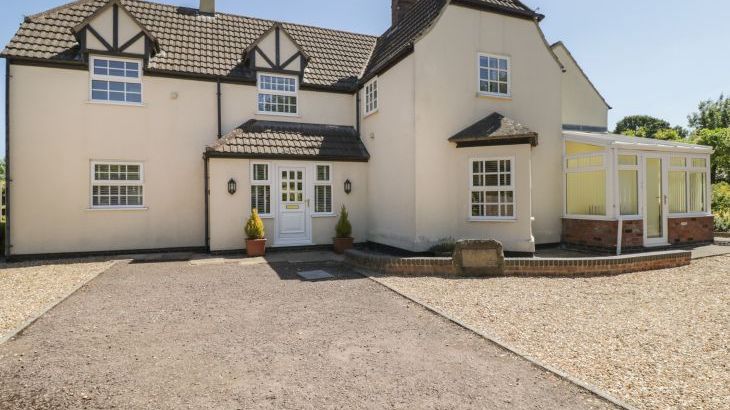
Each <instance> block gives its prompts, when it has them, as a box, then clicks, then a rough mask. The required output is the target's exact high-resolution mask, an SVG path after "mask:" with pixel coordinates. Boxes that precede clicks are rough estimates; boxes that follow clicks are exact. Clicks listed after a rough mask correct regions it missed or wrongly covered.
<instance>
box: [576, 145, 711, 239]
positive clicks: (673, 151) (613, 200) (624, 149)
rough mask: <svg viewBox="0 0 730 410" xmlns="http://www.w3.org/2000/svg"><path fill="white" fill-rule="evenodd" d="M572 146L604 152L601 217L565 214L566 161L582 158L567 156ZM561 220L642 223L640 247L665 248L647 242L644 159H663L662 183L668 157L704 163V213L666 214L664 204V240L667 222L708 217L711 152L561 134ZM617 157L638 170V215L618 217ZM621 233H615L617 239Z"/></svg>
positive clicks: (619, 207)
mask: <svg viewBox="0 0 730 410" xmlns="http://www.w3.org/2000/svg"><path fill="white" fill-rule="evenodd" d="M567 142H575V143H579V144H587V145H593V146H597V147H602V148H604V149H605V151H604V152H603V153H602V154H603V155H604V166H603V169H605V171H606V195H605V197H606V208H605V209H606V212H605V215H571V214H568V212H567V210H568V204H567V186H566V185H567V183H566V179H567V177H566V176H567V174H568V172H569V170H568V168H567V161H568V160H569V159H574V158H578V157H581V156H585V154H576V155H570V156H569V155H567V150H566V143H567ZM562 145H563V147H562V149H563V176H562V178H563V181H562V186H563V192H562V195H563V218H565V219H584V220H600V221H619V223H620V224H621V223H622V222H623V221H628V220H643V221H644V229H643V231H644V244H645V246H662V245H669V243H668V242H666V241H659V242H657V241H652V240H651V239H650V238H647V218H646V217H645V215H646V212H647V210H646V204H645V202H646V200H645V196H646V193H645V184H646V175H645V174H646V166H645V158H647V157H656V156H660V157H662V158H663V159H666V160H665V161H663V162H662V163H663V166H662V175H663V179H664V180H665V181H667V185H668V175H669V170H670V166H669V162H670V161H669V160H670V159H671V157H677V156H682V157H686V158H687V159H688V161H691V160H692V159H697V158H701V159H705V161H706V167H705V181H706V183H705V189H706V192H705V210H704V211H703V212H686V213H681V214H677V213H669V211H668V205H666V203H665V205H664V206H665V208H666V211H665V212H664V215H663V223H664V230H663V232H664V236H665V237H666V236H667V228H668V227H667V225H668V220H669V219H673V218H692V217H704V216H712V205H711V203H712V183H711V180H710V156H711V154H712V153H713V149H712V148H711V147H707V146H701V145H694V144H687V143H682V142H676V141H662V140H655V139H649V138H639V137H629V136H625V135H616V134H606V133H590V132H578V131H563V144H562ZM620 155H636V157H637V167H638V171H639V172H638V178H639V181H638V193H637V194H638V206H639V214H638V215H624V216H622V215H621V203H620V194H619V192H620V191H619V171H620V169H622V168H626V167H625V166H623V165H621V166H620V165H619V156H620ZM664 192H665V193H664V196H665V201H666V197H667V196H668V191H666V190H665V191H664ZM620 232H621V229H619V235H620Z"/></svg>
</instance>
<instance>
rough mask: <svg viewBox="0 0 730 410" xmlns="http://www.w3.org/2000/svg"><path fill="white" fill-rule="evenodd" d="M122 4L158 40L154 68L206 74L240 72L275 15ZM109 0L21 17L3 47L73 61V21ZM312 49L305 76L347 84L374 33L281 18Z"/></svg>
mask: <svg viewBox="0 0 730 410" xmlns="http://www.w3.org/2000/svg"><path fill="white" fill-rule="evenodd" d="M121 3H122V4H123V5H124V7H125V8H126V9H127V10H128V11H129V12H130V13H131V14H132V15H133V16H134V17H135V18H137V20H139V21H140V22H141V23H142V24H143V25H144V26H145V27H146V28H147V29H148V30H149V31H150V32H151V33H152V34H153V35H154V36H155V37H156V38H157V40H158V41H159V45H160V49H161V52H159V53H157V54H156V55H155V56H153V57H152V59H151V60H150V66H149V69H150V70H151V71H163V72H177V73H184V74H193V75H195V74H199V75H211V76H229V77H236V76H245V75H246V73H244V72H241V71H240V70H238V68H239V64H240V63H241V59H242V58H243V54H244V50H245V49H246V48H247V47H248V46H249V45H250V44H252V43H253V42H254V41H255V40H257V39H258V38H259V37H260V36H261V35H262V34H263V33H265V32H266V31H267V30H269V29H270V28H271V27H272V26H273V25H274V24H275V22H273V21H267V20H260V19H255V18H249V17H240V16H234V15H229V14H224V13H218V14H216V16H215V17H211V16H204V15H198V12H197V10H194V9H190V8H184V7H177V6H172V5H164V4H156V3H150V2H146V1H140V0H121ZM105 4H106V0H80V1H75V2H73V3H69V4H67V5H65V6H61V7H57V8H55V9H52V10H49V11H47V12H44V13H41V14H37V15H35V16H31V17H28V18H26V20H25V21H24V22H23V23H22V24H21V26H20V29H19V30H18V32H17V34H16V35H15V37H13V39H12V40H11V41H10V43H9V44H8V45H7V46H6V48H5V50H3V52H2V55H3V56H8V57H17V58H33V59H46V60H63V61H69V60H70V61H77V59H78V55H77V54H78V43H77V41H76V38H75V37H74V35H73V33H72V28H73V27H74V26H76V25H77V24H79V23H81V22H82V21H83V20H84V19H86V18H87V17H89V16H90V15H92V14H93V13H94V12H95V11H96V10H98V9H99V8H100V7H102V6H104V5H105ZM282 27H283V28H284V29H285V30H286V31H287V33H289V34H290V35H291V37H292V38H293V39H294V41H295V42H297V44H298V45H299V46H300V47H301V48H302V49H303V51H304V52H305V53H306V54H307V55H308V56H309V57H311V60H310V61H309V64H308V65H307V68H306V70H305V73H304V80H303V84H309V85H314V86H324V87H333V88H338V89H346V90H350V89H352V88H353V87H354V86H355V84H356V83H357V78H358V77H359V75H360V74H361V73H362V70H363V67H364V66H365V65H366V64H367V61H368V58H369V57H370V53H371V51H372V48H373V46H374V44H375V40H376V38H375V37H372V36H367V35H362V34H354V33H347V32H343V31H336V30H328V29H322V28H316V27H310V26H304V25H298V24H288V23H283V24H282Z"/></svg>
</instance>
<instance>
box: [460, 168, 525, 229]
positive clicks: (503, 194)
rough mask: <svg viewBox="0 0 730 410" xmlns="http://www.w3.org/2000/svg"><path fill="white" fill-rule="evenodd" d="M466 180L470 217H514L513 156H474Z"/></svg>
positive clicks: (483, 218) (475, 218)
mask: <svg viewBox="0 0 730 410" xmlns="http://www.w3.org/2000/svg"><path fill="white" fill-rule="evenodd" d="M470 179H471V180H470V195H471V198H470V205H471V213H470V217H471V219H474V220H499V219H514V218H515V188H514V183H515V182H514V159H512V158H500V159H474V160H472V161H471V175H470Z"/></svg>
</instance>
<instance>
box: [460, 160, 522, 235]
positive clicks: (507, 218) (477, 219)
mask: <svg viewBox="0 0 730 410" xmlns="http://www.w3.org/2000/svg"><path fill="white" fill-rule="evenodd" d="M515 158H516V157H477V158H470V159H469V162H468V166H469V182H468V190H467V191H468V192H467V194H468V198H467V212H468V213H467V215H468V218H467V220H468V221H471V222H514V221H516V220H517V204H518V201H517V187H516V182H515V181H516V178H517V170H516V169H515V168H516V159H515ZM484 161H497V166H498V167H499V161H510V172H509V173H510V185H505V186H500V185H497V186H482V187H475V186H474V162H484ZM497 180H498V181H499V178H497ZM475 188H476V189H475ZM475 190H476V191H497V192H499V193H501V192H507V191H511V192H512V215H511V216H473V214H472V193H473V192H474V191H475ZM498 207H499V212H500V213H501V212H502V209H501V208H502V204H501V203H500V204H499V205H498Z"/></svg>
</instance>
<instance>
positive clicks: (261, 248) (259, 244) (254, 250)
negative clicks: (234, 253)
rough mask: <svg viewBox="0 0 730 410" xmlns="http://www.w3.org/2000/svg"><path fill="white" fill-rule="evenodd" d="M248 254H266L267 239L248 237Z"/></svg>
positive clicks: (253, 255)
mask: <svg viewBox="0 0 730 410" xmlns="http://www.w3.org/2000/svg"><path fill="white" fill-rule="evenodd" d="M246 254H247V255H248V256H250V257H252V258H253V257H256V256H264V255H265V254H266V239H246Z"/></svg>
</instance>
